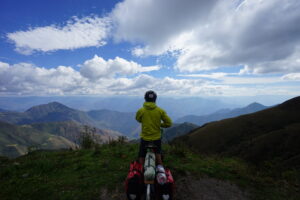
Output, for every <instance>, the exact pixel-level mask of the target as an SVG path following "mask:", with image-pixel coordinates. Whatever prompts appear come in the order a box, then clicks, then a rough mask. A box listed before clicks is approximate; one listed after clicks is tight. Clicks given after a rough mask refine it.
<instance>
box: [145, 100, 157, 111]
mask: <svg viewBox="0 0 300 200" xmlns="http://www.w3.org/2000/svg"><path fill="white" fill-rule="evenodd" d="M156 107H157V106H156V104H155V103H154V102H145V103H144V108H145V109H147V110H153V109H155V108H156Z"/></svg>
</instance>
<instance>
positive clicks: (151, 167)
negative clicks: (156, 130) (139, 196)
mask: <svg viewBox="0 0 300 200" xmlns="http://www.w3.org/2000/svg"><path fill="white" fill-rule="evenodd" d="M156 148H157V147H156V146H155V145H154V144H153V143H152V142H150V143H149V144H148V145H147V146H146V151H147V153H146V157H145V163H144V184H145V189H146V192H145V199H146V200H153V199H155V177H156V171H155V170H156V157H155V150H156Z"/></svg>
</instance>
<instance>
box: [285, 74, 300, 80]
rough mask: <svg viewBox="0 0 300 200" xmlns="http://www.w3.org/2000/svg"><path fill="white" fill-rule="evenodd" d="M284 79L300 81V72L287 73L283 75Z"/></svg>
mask: <svg viewBox="0 0 300 200" xmlns="http://www.w3.org/2000/svg"><path fill="white" fill-rule="evenodd" d="M281 78H282V79H283V80H288V81H300V73H291V74H286V75H284V76H282V77H281Z"/></svg>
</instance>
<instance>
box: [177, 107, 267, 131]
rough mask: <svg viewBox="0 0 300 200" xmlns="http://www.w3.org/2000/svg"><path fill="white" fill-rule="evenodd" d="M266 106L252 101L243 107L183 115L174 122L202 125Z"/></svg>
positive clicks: (255, 110) (262, 108)
mask: <svg viewBox="0 0 300 200" xmlns="http://www.w3.org/2000/svg"><path fill="white" fill-rule="evenodd" d="M266 108H268V107H267V106H264V105H262V104H259V103H256V102H255V103H252V104H250V105H248V106H246V107H243V108H236V109H233V110H231V109H221V110H218V111H217V112H214V113H212V114H209V115H203V116H196V115H188V116H184V117H182V118H179V119H178V120H176V123H183V122H189V123H193V124H197V125H199V126H202V125H203V124H205V123H208V122H212V121H218V120H222V119H226V118H231V117H237V116H240V115H244V114H249V113H253V112H257V111H260V110H264V109H266Z"/></svg>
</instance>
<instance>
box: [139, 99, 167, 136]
mask: <svg viewBox="0 0 300 200" xmlns="http://www.w3.org/2000/svg"><path fill="white" fill-rule="evenodd" d="M136 120H137V121H139V122H140V123H142V132H141V138H142V139H143V140H146V141H153V140H159V139H160V138H161V130H160V128H161V127H162V128H167V127H170V126H171V125H172V121H171V119H170V117H169V116H168V115H167V114H166V112H165V111H164V110H163V109H161V108H160V107H158V106H157V105H156V104H155V103H154V102H145V103H144V105H143V107H142V108H140V109H139V110H138V111H137V113H136Z"/></svg>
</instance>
